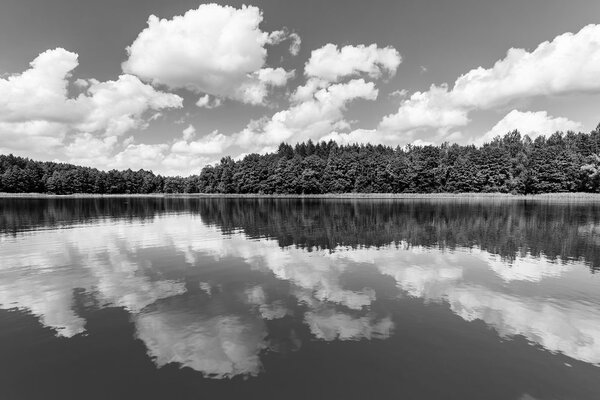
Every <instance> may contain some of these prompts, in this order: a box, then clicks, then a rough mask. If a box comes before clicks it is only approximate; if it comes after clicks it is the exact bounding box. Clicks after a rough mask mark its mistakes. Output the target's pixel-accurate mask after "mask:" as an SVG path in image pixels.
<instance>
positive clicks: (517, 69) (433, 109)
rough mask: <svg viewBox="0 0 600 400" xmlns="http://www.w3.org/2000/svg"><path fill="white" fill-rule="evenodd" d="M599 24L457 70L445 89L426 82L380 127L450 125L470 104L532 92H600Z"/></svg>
mask: <svg viewBox="0 0 600 400" xmlns="http://www.w3.org/2000/svg"><path fill="white" fill-rule="evenodd" d="M598 76H600V25H588V26H586V27H584V28H583V29H581V30H580V31H579V32H577V33H575V34H573V33H565V34H562V35H559V36H557V37H556V38H554V39H553V40H552V41H551V42H543V43H541V44H540V45H539V46H537V48H536V49H535V50H533V51H531V52H529V51H527V50H524V49H514V48H513V49H510V50H509V51H508V52H507V55H506V57H505V58H504V59H502V60H499V61H497V62H496V63H495V64H494V66H493V67H491V68H487V69H485V68H482V67H479V68H476V69H473V70H471V71H469V72H467V73H466V74H464V75H462V76H460V77H459V78H458V79H457V80H456V81H455V83H454V86H453V88H452V89H451V90H450V89H449V88H448V86H447V85H441V86H435V85H433V86H431V88H430V89H429V90H428V91H426V92H416V93H415V94H413V95H412V96H411V97H410V98H409V99H407V100H405V101H403V102H402V103H401V105H400V107H399V109H398V111H397V112H396V113H394V114H391V115H388V116H386V117H384V118H383V120H382V121H381V123H380V125H379V129H384V130H388V131H394V132H396V133H401V132H405V131H408V130H412V129H422V128H433V129H442V130H445V131H448V129H449V128H452V127H456V126H462V125H465V124H466V123H468V121H469V120H468V114H469V112H471V111H473V110H480V109H492V108H495V107H500V106H506V105H507V104H510V103H511V102H514V101H516V100H520V99H525V98H532V97H536V96H555V95H565V94H570V93H599V92H600V80H599V79H598Z"/></svg>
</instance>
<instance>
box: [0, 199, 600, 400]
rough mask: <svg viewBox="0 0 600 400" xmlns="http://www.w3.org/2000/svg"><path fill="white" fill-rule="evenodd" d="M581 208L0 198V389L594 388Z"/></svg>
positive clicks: (589, 225)
mask: <svg viewBox="0 0 600 400" xmlns="http://www.w3.org/2000/svg"><path fill="white" fill-rule="evenodd" d="M599 270H600V205H594V204H556V203H540V202H516V201H514V202H511V201H491V200H486V201H481V202H467V201H429V202H426V201H421V202H419V201H373V200H343V201H340V200H268V199H247V200H235V199H185V198H175V199H157V198H148V199H143V198H131V199H127V198H118V199H0V399H128V398H131V399H137V398H139V399H155V398H156V399H188V398H189V399H201V398H206V399H228V398H232V399H411V400H415V399H460V400H465V399H477V400H485V399H515V400H517V399H519V400H525V399H529V400H531V399H594V400H598V399H600V274H599V273H598V271H599Z"/></svg>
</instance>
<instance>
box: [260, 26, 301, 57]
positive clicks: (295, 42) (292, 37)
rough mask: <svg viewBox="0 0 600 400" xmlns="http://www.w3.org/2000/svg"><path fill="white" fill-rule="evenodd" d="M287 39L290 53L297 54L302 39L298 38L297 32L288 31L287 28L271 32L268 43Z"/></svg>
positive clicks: (276, 42)
mask: <svg viewBox="0 0 600 400" xmlns="http://www.w3.org/2000/svg"><path fill="white" fill-rule="evenodd" d="M287 40H289V42H290V47H289V51H290V54H291V55H293V56H297V55H298V53H299V52H300V45H301V44H302V39H300V35H298V34H297V33H295V32H289V31H288V30H287V29H282V30H279V31H273V32H271V33H270V34H269V37H268V43H269V44H272V45H275V44H279V43H282V42H284V41H287Z"/></svg>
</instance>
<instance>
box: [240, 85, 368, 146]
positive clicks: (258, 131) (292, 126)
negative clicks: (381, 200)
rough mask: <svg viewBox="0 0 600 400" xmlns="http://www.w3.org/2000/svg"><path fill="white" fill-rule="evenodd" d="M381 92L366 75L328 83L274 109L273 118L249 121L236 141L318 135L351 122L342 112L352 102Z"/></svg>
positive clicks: (257, 143)
mask: <svg viewBox="0 0 600 400" xmlns="http://www.w3.org/2000/svg"><path fill="white" fill-rule="evenodd" d="M378 93H379V91H378V90H377V89H376V88H375V84H374V83H373V82H365V80H364V79H353V80H351V81H349V82H346V83H337V84H333V85H328V86H326V87H324V88H321V89H318V90H316V92H314V93H313V94H312V96H310V98H306V99H303V101H299V102H295V103H293V104H292V105H291V107H290V108H288V109H286V110H283V111H279V112H277V113H275V114H274V115H273V116H272V117H271V118H270V119H267V120H262V121H259V122H257V123H255V124H252V125H249V126H248V127H246V128H245V129H244V130H243V131H242V132H241V133H239V134H238V135H237V136H236V141H237V144H239V145H240V146H244V147H248V146H250V147H253V148H255V149H260V148H263V147H268V146H275V145H277V144H279V143H281V142H282V141H303V140H307V139H309V138H312V139H318V138H320V137H321V136H323V135H325V134H327V133H329V132H331V131H332V130H335V129H339V128H340V127H347V126H348V123H347V122H346V121H345V119H344V114H343V112H344V111H345V109H346V107H347V104H348V103H349V102H351V101H353V100H356V99H364V100H375V99H376V98H377V95H378ZM293 97H294V96H293ZM306 97H308V96H306Z"/></svg>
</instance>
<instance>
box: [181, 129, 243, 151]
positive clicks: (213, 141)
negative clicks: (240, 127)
mask: <svg viewBox="0 0 600 400" xmlns="http://www.w3.org/2000/svg"><path fill="white" fill-rule="evenodd" d="M232 143H233V139H232V138H231V137H230V136H225V135H223V134H221V133H219V132H218V131H214V132H212V133H209V134H208V135H206V136H204V137H202V138H200V139H198V140H190V139H189V138H188V139H186V137H185V133H184V137H183V139H182V140H178V141H176V142H175V143H173V145H172V146H171V151H172V152H173V153H182V154H200V155H202V154H213V155H218V154H221V153H222V152H223V151H224V150H225V148H226V147H228V146H229V145H231V144H232Z"/></svg>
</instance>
